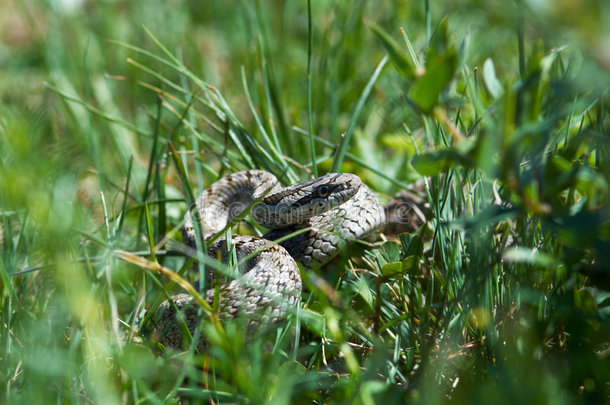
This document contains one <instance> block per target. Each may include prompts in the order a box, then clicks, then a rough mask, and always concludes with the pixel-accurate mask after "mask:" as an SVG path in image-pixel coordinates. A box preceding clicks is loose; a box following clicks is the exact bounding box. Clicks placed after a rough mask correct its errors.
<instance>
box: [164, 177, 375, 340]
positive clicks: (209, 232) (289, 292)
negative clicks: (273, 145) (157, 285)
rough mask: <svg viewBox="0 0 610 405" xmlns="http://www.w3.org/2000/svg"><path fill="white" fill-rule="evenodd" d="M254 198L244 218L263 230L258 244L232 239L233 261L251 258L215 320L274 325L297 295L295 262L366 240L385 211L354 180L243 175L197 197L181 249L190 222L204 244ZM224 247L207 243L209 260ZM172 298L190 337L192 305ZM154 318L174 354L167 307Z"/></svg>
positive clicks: (190, 239) (314, 261) (192, 241)
mask: <svg viewBox="0 0 610 405" xmlns="http://www.w3.org/2000/svg"><path fill="white" fill-rule="evenodd" d="M257 199H261V201H260V202H259V203H258V205H256V206H255V207H254V208H253V209H252V210H251V211H250V214H251V216H252V217H253V219H254V220H255V221H256V222H257V223H258V224H260V225H261V226H263V227H265V228H268V229H270V231H269V232H268V233H266V234H265V235H264V236H263V237H262V238H257V237H254V236H242V235H234V236H233V237H232V238H231V244H232V246H233V247H234V248H235V251H236V252H237V256H238V260H241V259H242V258H244V257H246V256H249V255H252V254H254V253H255V252H257V253H256V254H254V255H253V257H252V258H251V259H250V260H248V261H247V263H246V272H245V274H243V275H242V276H241V277H239V278H237V279H235V280H233V281H231V282H229V283H228V284H225V285H223V286H221V287H220V289H219V300H220V302H219V307H220V315H221V317H225V318H232V317H236V316H238V315H243V314H245V315H247V316H253V317H257V318H258V319H267V320H271V321H276V320H278V319H281V318H282V317H283V316H284V315H285V314H286V312H287V310H288V308H290V307H291V306H294V305H295V304H297V303H298V299H299V297H300V295H301V277H300V273H299V268H298V266H297V264H296V263H295V260H297V261H299V262H300V263H302V264H303V266H305V267H315V266H320V265H323V264H325V263H327V262H328V261H329V260H331V259H332V258H333V257H334V256H335V255H337V253H338V251H339V249H340V248H341V246H342V245H344V244H345V243H348V242H349V241H350V240H354V239H358V238H362V237H364V236H366V235H367V234H370V233H371V232H373V231H375V230H376V229H378V228H379V227H380V226H381V225H382V224H384V222H385V213H384V208H383V207H382V205H381V204H380V203H379V201H378V200H377V197H376V196H375V195H374V194H373V193H372V191H371V190H370V189H369V188H368V187H367V186H366V185H364V184H363V183H362V181H361V180H360V178H359V177H358V176H356V175H354V174H346V173H332V174H328V175H326V176H323V177H320V178H317V179H314V180H309V181H305V182H303V183H299V184H297V185H294V186H290V187H285V188H282V187H280V185H279V182H278V180H277V178H276V177H275V176H274V175H272V174H271V173H268V172H265V171H260V170H248V171H243V172H237V173H234V174H231V175H229V176H227V177H224V178H222V179H220V180H219V181H217V182H216V183H214V184H212V185H211V186H210V187H209V188H208V189H206V190H205V191H203V193H201V195H200V196H199V197H198V198H197V201H196V204H195V205H196V206H195V207H192V208H191V210H189V212H187V213H186V215H185V225H184V226H183V228H182V234H183V240H184V242H185V244H186V245H187V246H190V247H195V246H196V232H195V226H194V224H193V219H196V220H197V221H199V223H200V225H201V229H202V233H203V238H204V239H205V240H208V239H209V238H210V237H212V236H214V235H215V234H217V233H218V232H220V231H222V230H223V229H224V228H225V227H226V226H227V224H229V223H230V222H231V221H233V220H234V219H235V218H236V217H237V216H238V215H240V214H241V213H242V212H243V210H244V209H245V208H246V207H248V205H249V204H251V203H252V202H253V201H256V200H257ZM305 228H306V230H303V229H305ZM299 230H303V231H302V232H300V233H298V234H296V235H294V236H293V237H290V238H288V239H286V240H284V241H282V242H280V243H279V244H275V243H273V242H272V241H275V240H278V239H280V238H283V237H286V236H288V235H290V234H293V233H295V232H296V231H299ZM226 244H227V242H226V240H225V239H220V240H218V241H216V242H214V243H213V244H211V245H210V246H208V255H209V256H212V257H217V255H218V254H220V255H221V256H222V255H223V254H225V252H227V251H228V250H229V249H227V246H226ZM224 259H225V258H224V257H223V260H224ZM214 293H215V291H214V289H211V290H208V291H207V294H206V299H207V300H208V302H211V301H212V300H213V298H214ZM172 300H173V302H174V303H175V306H176V308H178V309H179V310H181V311H182V312H183V314H184V317H185V322H186V325H187V326H188V328H189V330H190V331H191V333H192V332H193V331H194V329H195V327H196V326H197V325H198V324H199V318H198V316H197V310H198V306H197V304H196V303H195V302H194V301H193V298H192V297H191V296H190V295H188V294H178V295H175V296H173V297H172ZM157 314H159V315H158V319H157V328H156V329H157V334H158V335H159V339H160V341H161V343H163V344H164V345H165V346H166V347H174V348H181V347H182V334H181V331H180V327H179V323H178V321H177V319H176V313H175V309H174V306H172V305H170V303H169V302H168V301H166V302H164V303H163V304H162V305H161V306H160V307H159V309H158V310H157Z"/></svg>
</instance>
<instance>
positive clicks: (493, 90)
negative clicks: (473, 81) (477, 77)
mask: <svg viewBox="0 0 610 405" xmlns="http://www.w3.org/2000/svg"><path fill="white" fill-rule="evenodd" d="M483 80H484V81H485V86H487V90H488V91H489V94H491V96H492V97H493V98H494V99H497V98H499V97H500V96H502V94H504V88H503V87H502V84H500V81H499V80H498V78H497V77H496V69H495V67H494V63H493V61H492V60H491V59H490V58H487V59H486V60H485V63H483Z"/></svg>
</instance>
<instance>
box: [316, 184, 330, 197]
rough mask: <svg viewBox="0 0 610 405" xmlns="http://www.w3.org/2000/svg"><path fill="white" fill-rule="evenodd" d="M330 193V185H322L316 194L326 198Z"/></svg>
mask: <svg viewBox="0 0 610 405" xmlns="http://www.w3.org/2000/svg"><path fill="white" fill-rule="evenodd" d="M329 195H330V187H328V186H320V187H318V188H316V196H317V197H320V198H326V197H328V196H329Z"/></svg>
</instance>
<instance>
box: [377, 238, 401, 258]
mask: <svg viewBox="0 0 610 405" xmlns="http://www.w3.org/2000/svg"><path fill="white" fill-rule="evenodd" d="M379 253H380V254H381V257H382V258H383V259H384V261H385V263H392V262H397V261H399V260H400V246H398V243H396V242H394V241H388V242H385V243H384V244H383V245H382V246H381V249H379Z"/></svg>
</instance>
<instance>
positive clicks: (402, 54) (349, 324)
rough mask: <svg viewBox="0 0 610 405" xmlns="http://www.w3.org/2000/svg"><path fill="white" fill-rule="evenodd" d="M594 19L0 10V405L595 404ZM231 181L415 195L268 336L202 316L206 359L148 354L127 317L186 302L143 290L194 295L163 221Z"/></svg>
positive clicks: (385, 9)
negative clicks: (406, 230)
mask: <svg viewBox="0 0 610 405" xmlns="http://www.w3.org/2000/svg"><path fill="white" fill-rule="evenodd" d="M208 3H209V4H208ZM608 21H610V2H603V1H596V0H559V1H555V2H552V1H526V0H515V1H512V2H503V1H496V0H493V1H485V2H482V1H476V0H460V1H453V2H443V1H437V2H429V1H427V0H424V1H418V2H405V1H396V2H390V1H387V2H375V1H364V0H362V1H334V2H325V1H312V2H311V3H309V2H305V1H300V2H296V1H290V2H289V1H286V2H282V1H270V0H257V1H253V2H250V1H241V2H236V1H233V2H223V1H216V2H195V1H180V0H175V1H167V2H151V1H148V0H131V1H104V2H94V1H90V2H87V1H77V0H73V1H69V0H64V1H49V2H47V1H43V0H25V1H14V2H10V1H9V2H3V3H0V70H1V71H2V74H1V75H0V105H1V108H0V252H1V260H0V346H1V349H0V382H1V384H0V387H1V388H0V395H1V396H0V398H1V399H0V402H3V403H110V404H115V403H120V402H127V403H138V402H147V403H161V402H170V403H171V402H176V401H177V400H178V399H179V398H181V399H182V400H183V401H185V402H186V403H188V402H198V401H200V402H206V403H207V402H214V403H224V402H239V403H246V402H253V403H269V402H270V401H272V402H273V403H295V402H296V403H312V402H313V403H337V402H339V403H363V404H373V403H381V401H400V400H408V401H409V402H417V403H425V404H430V403H440V402H450V401H454V402H458V403H466V402H468V403H481V402H485V403H523V402H528V403H534V402H535V403H603V402H610V344H609V341H610V338H609V337H610V293H609V291H610V270H609V269H610V254H609V253H608V252H610V207H609V205H608V201H609V197H610V186H609V185H610V160H609V159H608V157H609V156H608V154H609V153H610V138H609V136H610V109H609V106H610V94H609V92H608V89H609V88H610V75H609V72H610V47H609V45H608V44H610V25H609V24H608ZM342 135H343V136H342ZM249 168H262V169H266V170H269V171H271V172H273V173H275V174H276V175H278V176H281V177H280V178H281V179H282V181H283V182H284V183H285V184H291V183H294V182H297V181H299V180H303V179H306V178H308V177H309V176H311V175H312V174H324V173H326V172H328V171H331V170H332V171H344V172H352V173H356V174H358V175H359V176H361V177H362V179H363V180H364V181H365V182H366V183H367V184H368V185H370V186H371V187H372V188H373V189H374V191H375V192H376V193H377V194H378V195H379V196H380V198H381V199H383V200H384V201H388V200H389V199H390V196H392V195H393V194H394V193H396V192H398V191H400V190H402V189H410V188H411V187H412V184H413V183H415V182H416V181H420V184H423V187H422V189H421V191H422V197H424V199H425V200H426V201H427V204H428V211H429V212H428V223H427V224H426V226H423V227H421V228H420V229H419V230H418V231H416V232H413V233H410V234H402V235H400V236H399V237H398V238H395V239H392V240H389V241H383V240H382V241H378V242H376V243H374V244H371V243H368V242H367V243H362V244H359V245H358V246H356V247H355V248H353V249H349V250H348V251H346V252H345V254H343V255H342V256H341V257H340V258H338V259H337V260H335V261H333V262H332V263H330V264H329V265H327V266H325V267H324V268H322V269H319V270H317V271H309V270H303V271H302V274H303V278H304V282H305V286H306V289H305V291H304V293H303V297H302V305H301V308H298V309H295V311H294V313H293V314H291V315H290V317H289V319H288V320H286V321H285V322H283V323H281V324H280V325H278V327H277V328H274V329H272V330H270V331H267V332H266V333H261V334H260V335H258V336H255V337H246V336H244V333H243V329H242V328H238V327H235V326H234V325H231V324H230V323H229V324H225V325H219V324H215V323H213V322H202V330H203V333H204V334H206V336H208V339H209V341H210V344H209V347H208V348H207V349H206V350H204V351H203V352H201V353H199V352H197V351H196V350H195V349H194V348H193V349H191V350H188V351H185V352H183V353H178V352H175V351H165V350H164V349H163V348H162V347H160V346H159V345H158V344H157V343H156V341H155V339H154V335H153V334H152V333H151V330H152V325H151V322H150V319H149V317H142V316H139V315H140V314H141V312H142V310H143V309H144V308H150V307H153V308H154V307H155V306H156V305H158V304H159V302H161V301H162V300H163V299H165V297H166V296H167V294H174V293H176V292H178V291H180V290H181V289H180V287H179V286H177V285H176V284H175V283H172V282H171V281H170V279H169V278H168V277H166V275H164V273H163V272H164V271H165V270H164V269H171V270H174V271H177V272H179V273H180V274H181V275H182V277H183V278H184V279H185V280H187V281H193V280H194V279H196V278H197V273H198V271H197V269H196V268H195V266H193V260H188V258H185V256H184V255H181V254H179V252H180V250H181V237H180V232H179V228H180V226H181V220H182V215H183V214H184V212H185V210H186V207H187V206H188V204H189V203H190V202H191V201H192V199H193V196H196V195H197V193H198V192H200V191H201V190H202V189H203V188H205V186H206V185H209V184H211V183H212V182H213V181H215V180H216V179H218V178H219V177H221V176H222V175H224V174H226V173H230V172H233V171H237V170H243V169H249ZM422 180H423V181H422ZM249 224H250V225H242V226H240V227H239V231H240V232H250V233H256V232H259V231H260V230H258V229H257V228H256V227H255V226H252V223H251V222H249ZM236 231H237V230H236ZM388 238H389V235H388ZM204 318H205V316H204Z"/></svg>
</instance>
